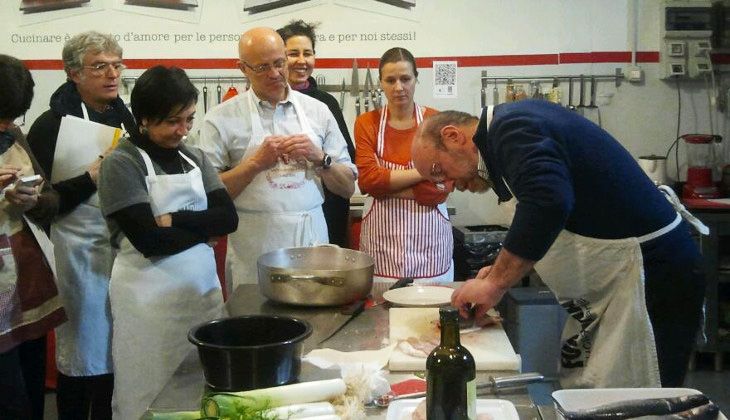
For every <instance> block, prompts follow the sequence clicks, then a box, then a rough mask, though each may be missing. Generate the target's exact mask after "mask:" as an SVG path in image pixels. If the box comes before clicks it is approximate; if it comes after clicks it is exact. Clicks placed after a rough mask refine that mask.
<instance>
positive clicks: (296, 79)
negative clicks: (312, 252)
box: [276, 20, 355, 248]
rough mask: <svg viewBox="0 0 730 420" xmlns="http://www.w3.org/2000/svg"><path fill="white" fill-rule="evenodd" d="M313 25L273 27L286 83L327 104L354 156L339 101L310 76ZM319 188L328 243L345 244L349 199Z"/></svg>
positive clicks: (313, 43)
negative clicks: (284, 63) (282, 48)
mask: <svg viewBox="0 0 730 420" xmlns="http://www.w3.org/2000/svg"><path fill="white" fill-rule="evenodd" d="M316 27H317V25H316V24H312V23H305V22H304V21H303V20H294V21H291V22H289V23H288V24H287V25H286V26H284V27H282V28H279V29H277V30H276V32H278V33H279V35H281V38H282V39H283V40H284V43H285V45H286V58H287V64H288V66H289V75H288V81H289V86H290V87H291V88H292V89H294V90H296V91H299V92H301V93H303V94H305V95H308V96H311V97H312V98H315V99H317V100H318V101H320V102H324V104H325V105H327V108H329V110H330V112H332V115H333V116H334V117H335V120H337V125H338V126H339V128H340V132H341V133H342V137H344V138H345V142H346V143H347V152H348V154H349V155H350V160H352V159H354V157H355V146H353V144H352V139H351V138H350V133H349V131H348V130H347V123H345V117H343V116H342V111H341V110H340V104H339V103H338V102H337V99H335V97H334V96H332V95H330V94H329V93H327V92H325V91H323V90H320V89H319V88H318V87H317V82H316V81H315V80H314V77H312V71H313V70H314V59H315V51H314V45H315V39H316V35H315V33H314V30H315V28H316ZM323 189H324V203H323V204H322V211H323V212H324V218H325V220H326V221H327V231H328V232H329V238H330V243H333V244H337V245H339V246H341V247H345V248H346V247H349V245H350V244H349V242H348V240H347V237H348V235H347V222H348V218H349V214H350V200H348V199H345V198H344V197H341V196H339V195H337V194H335V193H333V192H331V191H330V190H328V189H327V186H323Z"/></svg>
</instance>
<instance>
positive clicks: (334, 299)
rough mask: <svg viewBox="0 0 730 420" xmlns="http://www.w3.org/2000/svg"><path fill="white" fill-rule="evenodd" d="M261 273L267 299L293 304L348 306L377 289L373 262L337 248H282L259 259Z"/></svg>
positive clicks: (364, 256) (367, 257)
mask: <svg viewBox="0 0 730 420" xmlns="http://www.w3.org/2000/svg"><path fill="white" fill-rule="evenodd" d="M258 272H259V288H260V290H261V293H262V294H263V295H264V296H266V297H267V298H269V299H271V300H273V301H275V302H281V303H288V304H292V305H303V306H334V305H344V304H347V303H350V302H354V301H356V300H359V299H364V298H365V297H366V296H367V295H368V293H370V289H371V288H372V286H373V259H372V258H371V257H370V256H369V255H367V254H365V253H364V252H360V251H355V250H352V249H346V248H338V247H336V246H335V247H330V246H319V247H309V248H282V249H278V250H276V251H272V252H269V253H266V254H264V255H262V256H260V257H259V259H258Z"/></svg>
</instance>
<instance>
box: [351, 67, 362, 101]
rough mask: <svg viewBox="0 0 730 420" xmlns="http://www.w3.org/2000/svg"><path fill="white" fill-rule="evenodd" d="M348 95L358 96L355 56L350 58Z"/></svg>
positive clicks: (358, 77) (358, 81) (358, 82)
mask: <svg viewBox="0 0 730 420" xmlns="http://www.w3.org/2000/svg"><path fill="white" fill-rule="evenodd" d="M350 96H360V75H359V72H358V70H357V58H356V59H354V60H352V79H351V80H350Z"/></svg>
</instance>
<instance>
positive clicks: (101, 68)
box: [83, 62, 127, 76]
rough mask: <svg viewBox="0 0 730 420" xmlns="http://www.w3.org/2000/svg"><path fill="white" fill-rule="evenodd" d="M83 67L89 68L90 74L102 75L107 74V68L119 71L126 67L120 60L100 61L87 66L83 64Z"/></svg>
mask: <svg viewBox="0 0 730 420" xmlns="http://www.w3.org/2000/svg"><path fill="white" fill-rule="evenodd" d="M83 67H84V68H85V69H89V70H90V71H91V74H93V75H95V76H102V75H105V74H107V72H108V71H109V69H114V71H115V72H117V73H121V72H122V71H124V69H126V68H127V66H125V65H124V64H122V63H120V62H116V63H106V62H100V63H94V64H91V65H88V66H83Z"/></svg>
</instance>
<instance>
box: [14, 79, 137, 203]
mask: <svg viewBox="0 0 730 420" xmlns="http://www.w3.org/2000/svg"><path fill="white" fill-rule="evenodd" d="M50 107H51V109H49V110H48V111H46V112H44V113H43V114H42V115H41V116H40V117H38V118H37V119H36V120H35V121H34V122H33V125H32V126H31V127H30V131H29V132H28V136H27V140H28V145H29V146H30V149H31V151H32V152H33V154H34V155H35V157H36V159H37V160H38V164H39V165H40V167H41V168H42V169H43V172H45V174H46V176H47V177H48V179H49V180H50V179H51V175H52V174H53V155H54V153H55V152H56V140H57V138H58V130H59V128H60V127H61V118H62V117H64V116H65V115H73V116H75V117H79V118H83V112H82V110H81V96H80V95H79V92H78V90H76V84H75V83H73V82H71V81H68V82H66V83H64V84H63V85H61V86H60V87H59V88H58V89H57V90H56V91H55V92H54V93H53V95H52V96H51V101H50ZM86 109H87V111H88V113H89V119H90V120H91V121H94V122H98V123H100V124H104V125H108V126H112V127H121V125H122V124H124V127H125V128H126V129H127V130H132V129H133V128H134V127H135V123H134V117H132V114H131V113H130V112H129V110H128V109H127V107H126V106H125V105H124V102H122V100H121V99H119V98H118V97H117V98H116V99H115V100H114V101H112V102H111V103H110V106H109V108H108V109H107V110H105V111H104V112H97V111H95V110H93V109H92V108H91V107H88V106H87V107H86ZM53 189H55V190H56V191H57V192H58V195H59V207H58V212H59V214H66V213H68V212H70V211H71V210H73V209H75V208H76V206H78V205H79V204H81V203H82V202H84V201H86V200H87V199H88V198H89V197H91V196H92V195H93V194H94V193H95V192H96V184H94V181H92V179H91V177H90V176H89V173H88V172H84V173H83V174H81V175H79V176H76V177H73V178H69V179H66V180H63V181H61V182H58V183H55V184H53Z"/></svg>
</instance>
